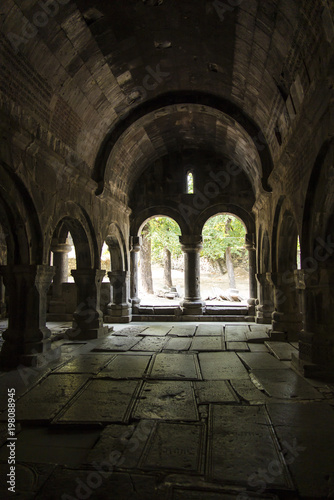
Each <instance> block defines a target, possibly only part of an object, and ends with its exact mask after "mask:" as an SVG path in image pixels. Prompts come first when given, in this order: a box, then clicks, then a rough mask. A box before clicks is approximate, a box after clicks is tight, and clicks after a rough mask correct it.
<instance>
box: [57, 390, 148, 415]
mask: <svg viewBox="0 0 334 500" xmlns="http://www.w3.org/2000/svg"><path fill="white" fill-rule="evenodd" d="M138 389H139V383H138V382H137V381H135V380H118V381H114V380H92V381H91V382H90V383H89V384H88V385H87V387H85V389H84V390H83V392H81V393H80V394H79V395H78V397H77V398H76V399H74V401H72V402H71V404H70V405H69V407H68V408H66V409H65V411H63V412H62V414H61V415H59V416H58V417H57V422H62V423H66V422H67V423H68V422H80V423H99V422H127V421H128V419H129V412H130V411H131V406H132V404H133V403H134V398H135V397H136V394H137V391H138Z"/></svg>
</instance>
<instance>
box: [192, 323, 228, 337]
mask: <svg viewBox="0 0 334 500" xmlns="http://www.w3.org/2000/svg"><path fill="white" fill-rule="evenodd" d="M222 334H223V327H222V326H221V325H215V324H214V323H212V324H211V325H201V324H200V325H198V327H197V330H196V337H202V336H205V337H206V336H209V337H216V336H219V335H222Z"/></svg>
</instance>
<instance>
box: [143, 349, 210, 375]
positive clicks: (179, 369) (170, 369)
mask: <svg viewBox="0 0 334 500" xmlns="http://www.w3.org/2000/svg"><path fill="white" fill-rule="evenodd" d="M149 376H150V377H151V378H156V379H166V378H167V379H183V380H197V379H199V378H200V372H199V366H198V362H197V358H196V356H195V355H193V354H167V353H162V354H160V353H159V354H157V355H156V357H155V359H154V363H153V367H152V370H151V373H150V375H149Z"/></svg>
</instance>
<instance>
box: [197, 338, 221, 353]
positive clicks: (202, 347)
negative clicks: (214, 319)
mask: <svg viewBox="0 0 334 500" xmlns="http://www.w3.org/2000/svg"><path fill="white" fill-rule="evenodd" d="M190 350H191V351H222V350H223V343H222V337H221V336H220V337H195V338H194V339H193V341H192V343H191V348H190Z"/></svg>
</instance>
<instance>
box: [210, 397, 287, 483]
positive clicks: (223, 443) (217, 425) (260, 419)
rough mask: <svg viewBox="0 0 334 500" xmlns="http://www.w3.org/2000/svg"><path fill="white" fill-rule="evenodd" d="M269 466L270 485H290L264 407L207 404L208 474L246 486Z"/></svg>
mask: <svg viewBox="0 0 334 500" xmlns="http://www.w3.org/2000/svg"><path fill="white" fill-rule="evenodd" d="M254 450H256V453H254ZM273 464H274V465H273ZM272 467H273V468H274V469H275V475H273V474H271V475H270V477H271V483H270V487H271V488H273V487H279V488H289V487H292V483H291V480H290V476H289V472H288V469H287V467H286V464H285V463H284V461H283V459H282V457H281V455H280V453H279V448H278V443H277V442H276V440H275V437H274V434H273V433H272V430H271V424H270V420H269V418H268V415H267V412H266V410H265V407H264V406H220V405H210V429H209V462H208V475H209V477H210V478H211V479H213V480H215V481H227V482H230V483H232V484H242V485H245V486H248V487H249V486H252V478H253V479H254V478H256V479H257V480H260V476H261V472H260V470H265V471H266V472H268V471H269V474H270V471H271V470H272ZM254 475H255V476H254Z"/></svg>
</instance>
